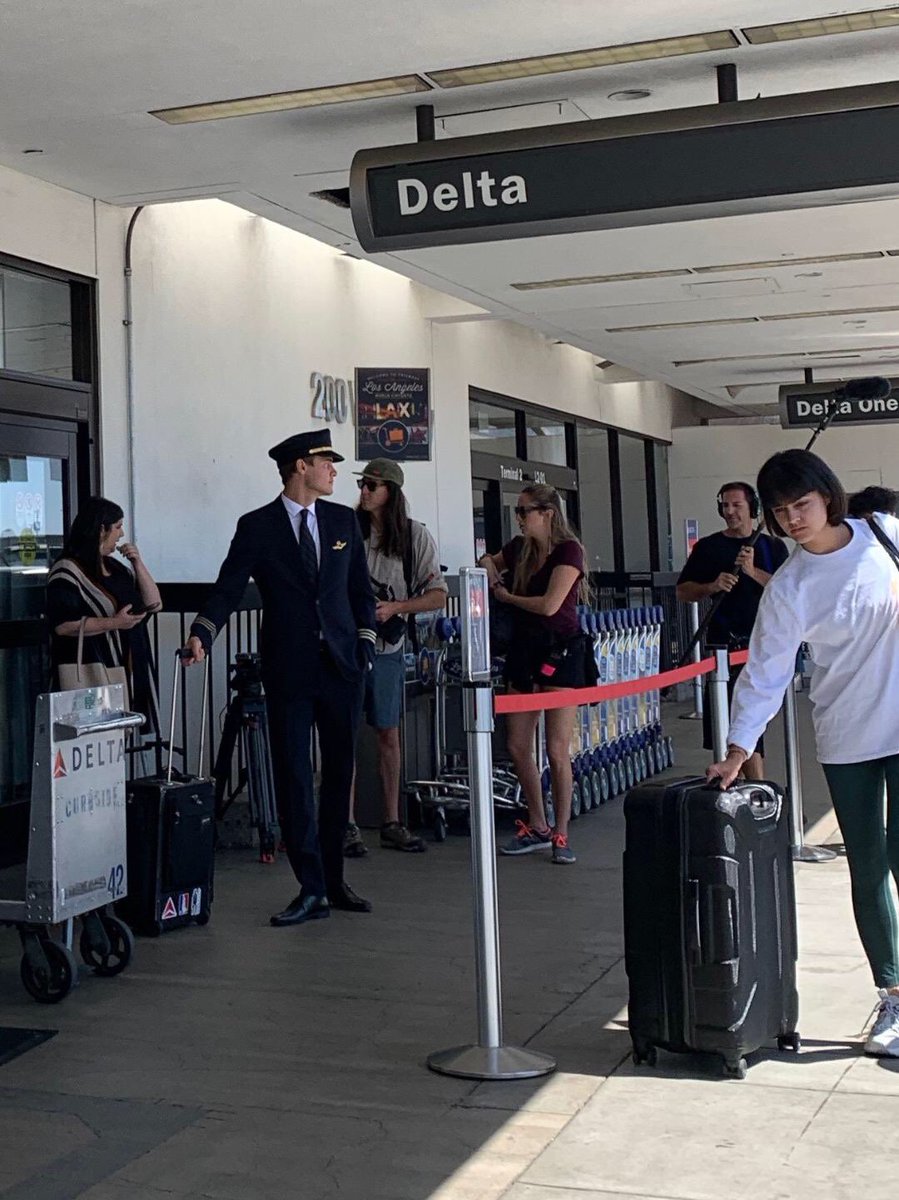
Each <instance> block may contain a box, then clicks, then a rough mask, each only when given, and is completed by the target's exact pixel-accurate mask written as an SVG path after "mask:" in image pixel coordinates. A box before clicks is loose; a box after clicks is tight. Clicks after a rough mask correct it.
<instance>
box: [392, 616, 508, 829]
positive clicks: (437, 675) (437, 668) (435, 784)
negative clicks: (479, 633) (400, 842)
mask: <svg viewBox="0 0 899 1200" xmlns="http://www.w3.org/2000/svg"><path fill="white" fill-rule="evenodd" d="M460 632H461V629H460V618H459V617H439V618H437V619H436V620H435V621H434V622H433V626H432V629H431V636H432V639H433V640H434V641H436V643H437V645H436V648H432V649H429V650H423V651H422V653H423V654H425V653H426V654H427V655H428V658H429V673H430V677H431V679H432V680H433V684H434V763H435V766H436V770H435V775H434V778H433V779H411V780H407V782H406V793H407V795H409V796H410V798H412V799H414V800H415V801H416V802H417V803H418V805H419V807H420V809H421V812H422V814H429V816H430V821H431V826H432V829H433V831H434V839H435V841H438V842H442V841H444V839H445V838H446V835H447V830H448V827H449V816H450V815H452V814H463V815H464V816H465V818H466V820H467V818H468V815H469V811H470V799H471V794H470V789H469V785H468V768H467V766H466V765H465V764H464V763H461V762H458V761H454V757H453V756H451V755H450V754H449V753H448V750H447V734H446V701H447V691H448V689H449V688H450V687H458V686H459V684H460V683H461V679H462V670H461V667H462V664H461V658H460V657H459V656H458V654H457V650H458V645H457V643H458V640H459V636H460ZM501 673H502V662H501V660H494V662H493V664H492V677H493V681H494V684H496V683H498V682H499V679H500V676H501ZM492 784H493V807H494V808H495V809H497V810H498V811H500V812H515V811H518V810H519V809H521V808H523V807H526V806H525V803H524V799H523V797H522V794H521V785H520V784H519V782H518V778H517V776H516V775H515V772H514V771H513V770H512V768H511V765H506V764H504V763H502V762H494V764H493V779H492Z"/></svg>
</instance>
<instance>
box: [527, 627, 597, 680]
mask: <svg viewBox="0 0 899 1200" xmlns="http://www.w3.org/2000/svg"><path fill="white" fill-rule="evenodd" d="M598 678H599V675H598V672H597V670H596V659H595V658H594V656H593V639H592V638H591V637H589V636H588V635H587V634H586V633H576V634H573V635H572V636H570V637H559V636H558V635H557V634H552V633H550V632H549V631H545V632H544V631H533V632H529V633H528V635H527V636H521V637H518V638H516V640H515V641H514V642H513V643H512V646H511V647H510V649H509V652H508V654H507V655H506V665H505V667H504V669H503V682H504V683H505V684H506V686H507V687H511V688H514V689H515V691H516V692H533V691H535V690H536V689H537V688H539V687H545V688H587V687H595V686H596V683H597V680H598Z"/></svg>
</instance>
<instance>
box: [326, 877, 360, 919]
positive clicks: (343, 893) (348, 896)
mask: <svg viewBox="0 0 899 1200" xmlns="http://www.w3.org/2000/svg"><path fill="white" fill-rule="evenodd" d="M328 900H329V901H330V904H331V907H332V908H342V909H343V911H344V912H371V901H370V900H363V899H362V897H361V896H357V895H356V893H355V892H354V891H353V889H352V888H351V887H350V885H349V884H348V883H342V884H341V885H340V889H339V890H338V891H335V892H329V893H328Z"/></svg>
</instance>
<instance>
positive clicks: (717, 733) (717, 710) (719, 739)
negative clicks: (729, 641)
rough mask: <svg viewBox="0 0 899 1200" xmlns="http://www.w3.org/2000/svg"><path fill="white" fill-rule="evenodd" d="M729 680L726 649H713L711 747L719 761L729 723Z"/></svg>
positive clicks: (724, 752)
mask: <svg viewBox="0 0 899 1200" xmlns="http://www.w3.org/2000/svg"><path fill="white" fill-rule="evenodd" d="M729 680H730V663H729V662H728V659H727V651H726V650H716V651H715V672H714V674H713V675H712V682H711V685H710V687H709V699H710V701H711V705H712V710H711V713H710V716H711V718H712V748H713V753H714V755H715V761H716V762H721V761H722V760H723V759H724V757H725V755H726V754H727V729H728V723H729V711H728V709H729V706H728V701H727V685H728V682H729Z"/></svg>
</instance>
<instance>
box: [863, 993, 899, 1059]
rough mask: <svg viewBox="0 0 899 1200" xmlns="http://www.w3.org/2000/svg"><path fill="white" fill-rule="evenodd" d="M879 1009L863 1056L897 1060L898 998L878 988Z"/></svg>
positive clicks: (898, 1053)
mask: <svg viewBox="0 0 899 1200" xmlns="http://www.w3.org/2000/svg"><path fill="white" fill-rule="evenodd" d="M878 995H879V996H880V1008H879V1009H878V1011H877V1016H876V1018H875V1020H874V1027H873V1029H872V1030H871V1032H870V1033H869V1034H868V1040H867V1042H866V1043H865V1054H886V1055H889V1056H890V1057H891V1058H899V996H896V995H893V994H892V993H890V992H888V991H886V990H885V989H884V988H880V989H879V991H878Z"/></svg>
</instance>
